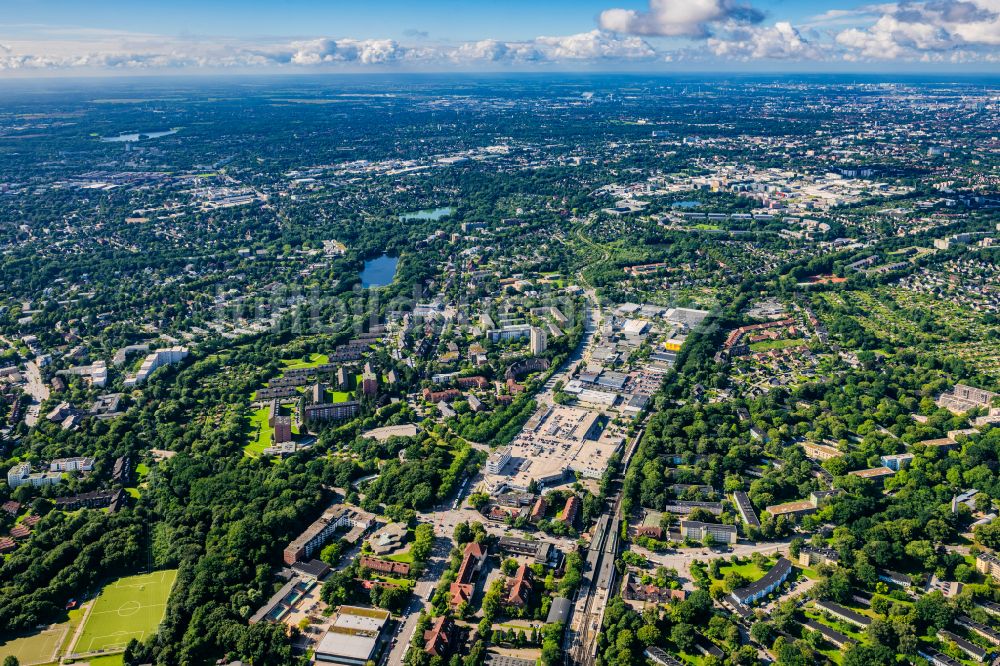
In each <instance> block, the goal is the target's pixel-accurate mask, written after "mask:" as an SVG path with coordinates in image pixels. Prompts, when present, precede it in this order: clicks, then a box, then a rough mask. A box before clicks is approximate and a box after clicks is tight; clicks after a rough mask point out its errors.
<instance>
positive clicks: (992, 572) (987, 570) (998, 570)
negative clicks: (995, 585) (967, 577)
mask: <svg viewBox="0 0 1000 666" xmlns="http://www.w3.org/2000/svg"><path fill="white" fill-rule="evenodd" d="M976 571H978V572H979V573H982V574H988V575H989V576H991V577H992V578H993V580H995V581H1000V558H998V557H997V556H996V555H995V554H993V553H987V552H981V553H979V554H977V555H976Z"/></svg>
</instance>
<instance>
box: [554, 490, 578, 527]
mask: <svg viewBox="0 0 1000 666" xmlns="http://www.w3.org/2000/svg"><path fill="white" fill-rule="evenodd" d="M579 512H580V499H579V498H578V497H577V496H576V495H570V496H569V499H567V500H566V506H564V507H563V510H562V513H560V514H559V521H560V522H563V523H566V524H567V525H572V524H573V523H574V522H576V514H578V513H579Z"/></svg>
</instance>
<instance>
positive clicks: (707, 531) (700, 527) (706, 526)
mask: <svg viewBox="0 0 1000 666" xmlns="http://www.w3.org/2000/svg"><path fill="white" fill-rule="evenodd" d="M706 536H710V537H712V539H713V540H714V541H715V542H716V543H728V544H734V543H736V540H737V536H738V535H737V532H736V526H735V525H720V524H718V523H702V522H699V521H697V520H682V521H681V538H683V539H691V540H692V541H701V540H703V539H704V538H705V537H706Z"/></svg>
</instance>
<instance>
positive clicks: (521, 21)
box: [0, 0, 1000, 78]
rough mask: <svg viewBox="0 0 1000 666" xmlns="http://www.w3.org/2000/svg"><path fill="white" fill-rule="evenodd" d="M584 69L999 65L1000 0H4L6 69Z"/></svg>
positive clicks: (884, 69) (916, 69) (994, 69)
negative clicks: (871, 0)
mask: <svg viewBox="0 0 1000 666" xmlns="http://www.w3.org/2000/svg"><path fill="white" fill-rule="evenodd" d="M580 70H584V71H642V72H662V73H670V72H691V71H722V72H780V71H787V72H838V71H843V72H873V73H875V72H877V73H891V72H906V73H931V72H962V73H978V74H982V73H987V74H990V73H998V74H1000V0H914V1H910V0H903V1H902V2H886V3H865V2H851V1H850V0H408V1H404V0H353V1H348V0H284V1H281V2H274V1H272V2H264V1H262V0H197V1H196V0H170V1H169V2H166V1H163V0H88V1H87V2H81V1H80V0H0V78H2V77H31V76H43V75H51V74H53V73H55V74H59V75H67V74H68V73H79V74H86V75H93V74H109V75H123V74H130V73H138V74H150V73H156V72H163V73H169V74H177V73H218V72H224V71H232V72H262V73H263V72H266V73H277V72H296V73H304V72H317V71H318V72H323V71H329V72H364V71H372V72H386V71H401V72H409V71H413V72H419V71H428V72H449V71H456V72H464V71H580Z"/></svg>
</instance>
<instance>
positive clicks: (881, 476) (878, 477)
mask: <svg viewBox="0 0 1000 666" xmlns="http://www.w3.org/2000/svg"><path fill="white" fill-rule="evenodd" d="M848 474H850V475H851V476H856V477H858V478H860V479H868V480H869V481H872V482H874V483H875V484H876V485H879V486H881V485H883V484H884V483H885V480H886V479H887V478H889V477H890V476H892V475H893V474H895V472H894V471H892V470H891V469H889V468H888V467H872V468H870V469H856V470H854V471H853V472H848Z"/></svg>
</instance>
